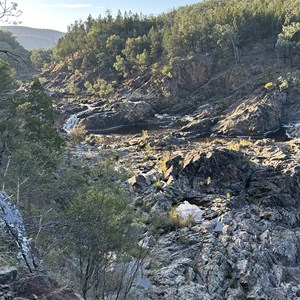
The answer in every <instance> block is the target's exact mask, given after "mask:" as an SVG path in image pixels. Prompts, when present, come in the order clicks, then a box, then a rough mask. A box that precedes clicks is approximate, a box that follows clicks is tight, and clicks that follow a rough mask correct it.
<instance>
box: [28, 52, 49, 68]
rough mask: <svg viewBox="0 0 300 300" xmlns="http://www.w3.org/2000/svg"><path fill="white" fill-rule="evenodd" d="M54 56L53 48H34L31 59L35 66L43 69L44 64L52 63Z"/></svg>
mask: <svg viewBox="0 0 300 300" xmlns="http://www.w3.org/2000/svg"><path fill="white" fill-rule="evenodd" d="M51 58H52V51H51V50H43V49H39V50H32V51H31V52H30V61H31V62H32V64H33V66H34V67H35V68H36V69H38V70H41V69H42V67H43V66H45V65H46V64H50V63H51Z"/></svg>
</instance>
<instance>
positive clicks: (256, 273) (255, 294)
mask: <svg viewBox="0 0 300 300" xmlns="http://www.w3.org/2000/svg"><path fill="white" fill-rule="evenodd" d="M198 147H199V149H197V150H193V151H188V152H183V151H179V152H177V153H174V154H173V156H172V157H171V158H170V159H169V160H168V161H167V162H166V170H165V171H164V172H163V173H157V175H158V174H160V177H159V178H160V181H161V182H160V188H159V189H157V183H156V184H155V183H152V182H154V181H155V180H152V181H151V180H150V178H151V175H150V173H149V175H148V174H145V175H143V174H141V173H140V174H139V179H138V180H136V181H133V180H132V181H131V182H132V183H133V184H134V188H135V190H136V192H137V193H138V197H137V202H136V204H137V206H139V207H140V209H141V210H145V211H147V212H148V213H150V215H151V214H152V215H153V214H154V215H155V214H157V213H159V214H162V215H164V218H165V220H166V219H169V218H170V215H169V212H170V211H171V210H172V207H174V206H175V207H176V205H178V204H180V203H183V202H185V201H187V202H189V203H191V204H193V205H197V206H198V207H199V208H200V209H201V210H202V211H203V214H202V217H203V221H202V222H201V223H200V224H198V223H193V224H186V225H185V226H182V224H181V226H179V225H178V223H176V222H175V224H174V223H172V222H171V224H170V222H165V223H164V225H161V224H160V225H159V228H163V230H161V229H160V231H159V232H160V235H159V236H158V237H157V241H156V243H155V244H154V246H152V247H150V249H149V257H148V260H147V263H146V266H145V272H146V275H147V276H148V278H150V280H151V283H152V284H153V292H152V297H154V298H155V299H173V298H174V299H182V300H183V299H189V300H198V299H220V300H223V299H232V300H233V299H234V300H236V299H268V300H271V299H272V300H273V299H278V300H279V299H298V297H300V292H299V291H300V276H299V274H300V261H299V256H298V253H299V251H300V229H299V228H300V227H299V224H300V213H299V211H300V210H299V208H300V202H299V198H300V173H299V172H300V169H299V167H298V166H299V163H300V146H299V141H297V140H296V141H293V142H289V143H286V144H275V143H271V142H268V141H266V140H263V141H258V142H256V143H253V142H251V141H243V140H241V141H236V142H222V141H220V142H218V141H216V142H212V143H209V144H206V145H205V144H202V145H201V144H199V145H198ZM143 176H144V177H145V180H142V177H143ZM147 178H149V179H147ZM156 182H157V180H156ZM140 183H141V184H142V185H141V186H139V184H140ZM155 185H156V186H155ZM150 195H151V196H150ZM161 226H164V227H161ZM149 232H151V231H149ZM154 233H155V231H154ZM152 234H153V233H152ZM156 234H157V233H156ZM143 299H150V298H149V297H144V298H143Z"/></svg>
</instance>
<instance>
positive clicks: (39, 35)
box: [0, 26, 64, 50]
mask: <svg viewBox="0 0 300 300" xmlns="http://www.w3.org/2000/svg"><path fill="white" fill-rule="evenodd" d="M0 29H1V30H5V31H9V32H11V33H12V34H13V36H15V37H16V39H17V41H18V42H19V43H20V44H21V45H22V46H23V47H24V48H25V49H27V50H32V49H47V48H51V47H53V46H55V44H56V42H57V40H58V39H59V38H61V37H62V36H63V35H64V33H63V32H60V31H56V30H50V29H39V28H31V27H26V26H0Z"/></svg>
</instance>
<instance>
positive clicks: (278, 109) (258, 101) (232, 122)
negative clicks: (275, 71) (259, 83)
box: [212, 90, 287, 136]
mask: <svg viewBox="0 0 300 300" xmlns="http://www.w3.org/2000/svg"><path fill="white" fill-rule="evenodd" d="M286 100H287V97H286V94H285V93H283V92H280V91H279V90H276V91H272V92H269V91H265V90H263V91H258V92H256V93H254V94H253V95H252V96H251V97H250V98H248V99H247V100H245V101H243V102H242V103H241V104H239V105H238V106H237V107H236V108H235V109H232V110H231V111H230V112H229V113H228V114H227V115H226V116H225V118H223V119H222V120H220V121H219V122H218V124H217V125H216V126H215V127H213V128H212V131H214V132H217V133H221V134H224V135H233V136H237V135H246V136H263V135H264V134H266V133H267V132H269V131H275V130H277V129H279V128H280V126H281V125H282V121H283V112H284V105H285V104H286Z"/></svg>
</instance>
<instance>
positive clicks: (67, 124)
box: [63, 114, 79, 133]
mask: <svg viewBox="0 0 300 300" xmlns="http://www.w3.org/2000/svg"><path fill="white" fill-rule="evenodd" d="M78 122H79V118H78V117H77V114H75V115H72V116H71V117H69V118H68V119H67V121H66V122H65V124H64V125H63V130H64V131H66V132H67V133H70V131H71V129H72V128H74V127H75V126H76V125H77V124H78Z"/></svg>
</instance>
